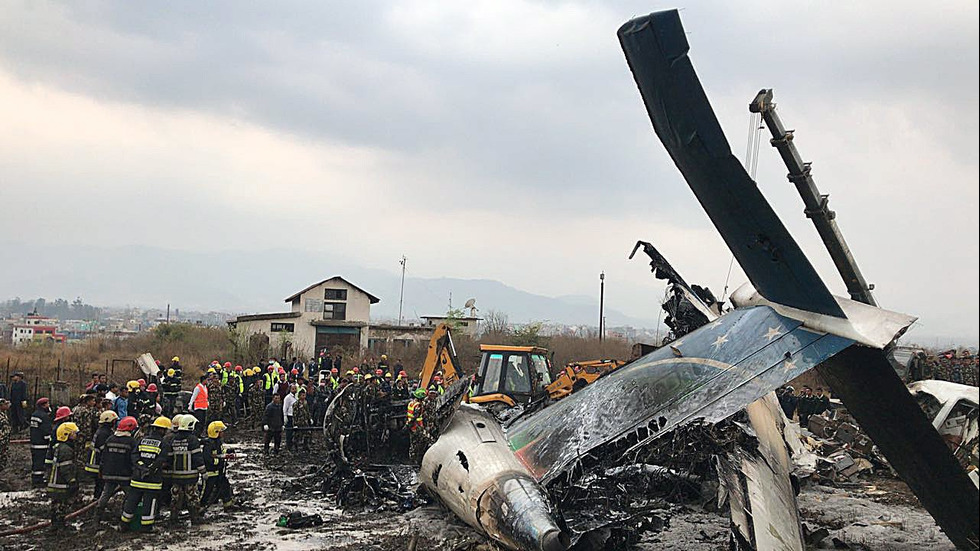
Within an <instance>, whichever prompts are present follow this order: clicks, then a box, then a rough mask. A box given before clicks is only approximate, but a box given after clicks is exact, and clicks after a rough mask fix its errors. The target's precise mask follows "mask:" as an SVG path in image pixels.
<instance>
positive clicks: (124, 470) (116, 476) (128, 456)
mask: <svg viewBox="0 0 980 551" xmlns="http://www.w3.org/2000/svg"><path fill="white" fill-rule="evenodd" d="M137 428H139V423H138V422H137V421H136V418H135V417H123V418H122V419H120V420H119V424H117V425H116V430H115V432H113V434H112V436H110V437H109V438H107V439H106V442H105V446H104V447H103V449H102V454H101V455H102V456H101V463H100V464H99V473H100V474H101V475H102V484H103V485H102V495H100V496H99V503H98V505H96V506H95V511H96V515H97V517H98V518H100V519H101V518H104V516H105V508H106V506H107V505H108V504H109V500H110V499H111V498H112V496H114V495H115V494H116V492H118V491H120V490H122V491H126V489H127V488H128V487H129V481H130V480H131V479H132V477H133V463H132V456H133V452H134V451H135V450H136V439H135V438H133V433H134V432H135V431H136V429H137Z"/></svg>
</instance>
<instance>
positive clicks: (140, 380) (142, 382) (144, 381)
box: [136, 379, 146, 388]
mask: <svg viewBox="0 0 980 551" xmlns="http://www.w3.org/2000/svg"><path fill="white" fill-rule="evenodd" d="M136 382H137V383H139V384H140V388H143V387H144V386H146V379H139V380H137V381H136Z"/></svg>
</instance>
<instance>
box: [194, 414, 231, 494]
mask: <svg viewBox="0 0 980 551" xmlns="http://www.w3.org/2000/svg"><path fill="white" fill-rule="evenodd" d="M227 428H228V427H227V426H226V425H225V424H224V423H222V422H221V421H215V422H213V423H211V424H210V425H208V431H207V433H208V437H207V438H206V439H205V440H204V445H203V448H204V465H205V469H206V473H205V475H204V491H203V492H202V494H201V509H202V510H203V509H207V507H208V506H209V505H211V504H213V503H215V502H216V501H217V500H219V499H220V500H221V505H222V506H223V507H224V508H225V510H228V509H230V508H231V507H233V506H234V504H235V501H234V495H233V494H232V490H231V483H229V482H228V476H227V473H226V470H227V461H226V456H227V454H226V453H225V445H224V443H223V442H222V441H221V435H222V433H223V432H224V431H225V429H227Z"/></svg>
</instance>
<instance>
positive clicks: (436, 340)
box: [419, 323, 463, 388]
mask: <svg viewBox="0 0 980 551" xmlns="http://www.w3.org/2000/svg"><path fill="white" fill-rule="evenodd" d="M437 371H442V381H443V385H445V386H449V385H451V384H452V383H454V382H455V381H456V380H457V379H459V378H460V377H462V376H463V372H462V369H461V367H460V363H459V359H458V358H457V357H456V347H455V346H453V337H452V333H451V332H450V330H449V325H447V324H445V323H440V324H439V326H438V327H436V329H435V331H433V332H432V338H431V339H430V340H429V350H428V352H427V353H426V355H425V363H424V364H422V373H421V374H420V375H419V379H420V382H419V388H428V387H429V383H431V382H432V376H433V375H435V374H436V372H437Z"/></svg>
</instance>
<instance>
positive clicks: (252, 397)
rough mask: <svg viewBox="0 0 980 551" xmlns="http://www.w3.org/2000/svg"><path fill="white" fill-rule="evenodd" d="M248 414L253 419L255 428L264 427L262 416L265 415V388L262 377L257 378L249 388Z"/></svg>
mask: <svg viewBox="0 0 980 551" xmlns="http://www.w3.org/2000/svg"><path fill="white" fill-rule="evenodd" d="M248 416H249V418H251V420H252V423H251V424H252V428H253V429H257V428H261V427H262V418H263V417H264V416H265V388H264V385H263V383H262V379H261V378H260V379H256V380H255V383H254V384H253V385H252V386H251V387H250V388H249V389H248Z"/></svg>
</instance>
